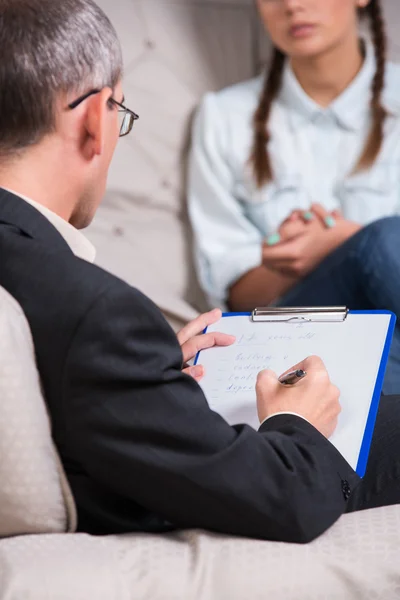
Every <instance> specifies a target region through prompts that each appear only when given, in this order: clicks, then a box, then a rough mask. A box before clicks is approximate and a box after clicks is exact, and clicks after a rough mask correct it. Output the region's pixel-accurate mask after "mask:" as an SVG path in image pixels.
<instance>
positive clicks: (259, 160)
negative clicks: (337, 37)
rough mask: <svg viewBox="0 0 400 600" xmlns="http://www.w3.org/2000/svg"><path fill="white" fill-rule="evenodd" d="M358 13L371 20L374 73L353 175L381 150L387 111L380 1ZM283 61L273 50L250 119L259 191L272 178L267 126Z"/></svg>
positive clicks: (371, 161)
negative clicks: (368, 117)
mask: <svg viewBox="0 0 400 600" xmlns="http://www.w3.org/2000/svg"><path fill="white" fill-rule="evenodd" d="M360 13H361V15H362V16H366V17H367V18H368V19H369V21H370V29H371V33H372V40H373V43H374V48H375V57H376V73H375V77H374V80H373V83H372V98H371V109H372V117H373V121H372V126H371V131H370V134H369V136H368V140H367V142H366V144H365V148H364V150H363V152H362V154H361V156H360V158H359V160H358V163H357V165H356V167H355V169H354V172H358V171H362V170H364V169H368V168H369V167H371V166H372V165H373V164H374V162H375V160H376V158H377V156H378V154H379V152H380V149H381V147H382V143H383V138H384V124H385V119H386V116H387V112H386V110H385V108H384V107H383V105H382V92H383V88H384V84H385V65H386V51H387V36H386V28H385V21H384V17H383V10H382V5H381V0H370V3H369V4H368V5H367V6H366V7H365V8H363V9H360ZM285 61H286V56H285V54H284V53H283V52H281V51H280V50H279V49H278V48H274V50H273V55H272V60H271V66H270V70H269V73H268V76H267V77H266V78H265V84H264V88H263V90H262V93H261V98H260V102H259V105H258V107H257V110H256V112H255V114H254V119H253V126H254V141H253V149H252V153H251V157H250V163H251V165H252V167H253V171H254V175H255V179H256V182H257V185H258V186H259V187H260V188H261V187H262V186H263V185H265V184H266V183H268V182H270V181H272V180H273V178H274V174H273V171H272V165H271V160H270V156H269V153H268V143H269V141H270V134H269V132H268V127H267V125H268V121H269V117H270V113H271V108H272V104H273V101H274V100H275V99H276V97H277V96H278V93H279V91H280V88H281V85H282V76H283V68H284V64H285Z"/></svg>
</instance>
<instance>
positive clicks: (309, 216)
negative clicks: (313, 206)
mask: <svg viewBox="0 0 400 600" xmlns="http://www.w3.org/2000/svg"><path fill="white" fill-rule="evenodd" d="M313 218H314V215H313V213H312V212H311V211H309V210H306V212H303V219H304V220H305V221H312V220H313Z"/></svg>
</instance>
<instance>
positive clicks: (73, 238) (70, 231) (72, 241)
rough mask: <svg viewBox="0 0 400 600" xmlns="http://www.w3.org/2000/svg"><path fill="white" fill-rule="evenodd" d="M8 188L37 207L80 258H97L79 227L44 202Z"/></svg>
mask: <svg viewBox="0 0 400 600" xmlns="http://www.w3.org/2000/svg"><path fill="white" fill-rule="evenodd" d="M3 189H6V190H7V191H8V192H11V193H12V194H15V195H16V196H18V197H19V198H21V199H22V200H25V202H28V204H30V205H31V206H33V207H34V208H36V210H38V211H39V212H40V213H42V215H43V216H44V217H46V219H47V220H48V221H50V223H51V224H52V225H53V227H55V228H56V229H57V231H58V233H59V234H60V235H61V236H62V237H63V238H64V240H65V241H66V243H67V244H68V246H69V247H70V248H71V250H72V252H73V253H74V254H75V256H77V257H78V258H83V259H84V260H86V261H87V262H90V263H93V262H94V260H95V258H96V249H95V247H94V246H93V244H91V242H89V240H88V239H87V238H86V237H85V236H84V235H83V234H82V233H81V232H80V231H78V229H76V228H75V227H73V225H71V224H70V223H68V222H67V221H65V220H64V219H62V218H61V217H60V216H59V215H57V214H56V213H55V212H53V211H52V210H50V209H49V208H46V207H45V206H43V205H42V204H39V203H38V202H35V201H34V200H31V198H27V197H26V196H22V195H21V194H20V193H19V192H14V191H13V190H10V189H7V188H3Z"/></svg>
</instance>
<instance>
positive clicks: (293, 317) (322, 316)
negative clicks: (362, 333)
mask: <svg viewBox="0 0 400 600" xmlns="http://www.w3.org/2000/svg"><path fill="white" fill-rule="evenodd" d="M348 313H349V309H348V308H346V307H345V306H304V307H294V306H293V307H285V308H278V307H267V308H255V309H254V310H253V312H252V315H251V320H252V321H253V322H254V323H257V322H261V323H282V322H283V323H292V324H298V323H342V322H343V321H345V320H346V318H347V315H348Z"/></svg>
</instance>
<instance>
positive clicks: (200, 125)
mask: <svg viewBox="0 0 400 600" xmlns="http://www.w3.org/2000/svg"><path fill="white" fill-rule="evenodd" d="M366 47H367V52H366V59H365V61H364V65H363V67H362V69H361V71H360V73H359V74H358V75H357V77H356V78H355V80H354V81H353V82H352V84H351V85H350V86H349V87H348V88H347V89H346V90H345V91H344V92H343V94H341V95H340V96H339V97H338V98H337V99H336V100H335V101H334V102H333V103H332V104H331V105H330V106H329V107H328V108H325V109H323V108H321V107H320V106H319V105H317V104H316V103H315V102H314V101H313V100H312V99H311V98H310V97H309V96H307V94H306V93H305V92H304V90H303V89H302V88H301V86H300V85H299V83H298V81H297V79H296V77H295V75H294V74H293V71H292V70H291V68H290V66H289V65H287V66H286V67H285V72H284V76H283V85H282V89H281V92H280V94H279V97H278V98H277V100H276V101H275V102H274V104H273V108H272V112H271V118H270V123H269V128H270V132H271V142H270V144H269V152H270V155H271V160H272V166H273V171H274V176H275V177H274V181H273V183H270V184H267V185H266V186H264V187H263V188H262V189H261V190H259V189H257V186H256V184H255V180H254V177H253V175H252V171H251V168H250V166H249V163H248V159H249V156H250V152H251V146H252V140H253V129H252V119H253V115H254V112H255V110H256V107H257V105H258V101H259V96H260V93H261V89H262V85H263V79H262V77H259V78H257V79H253V80H251V81H248V82H245V83H241V84H239V85H235V86H233V87H230V88H228V89H225V90H223V91H221V92H219V93H209V94H207V95H206V96H205V98H204V100H203V102H202V104H201V107H200V110H199V112H198V114H197V118H196V120H195V125H194V132H193V145H192V152H191V159H190V169H189V192H188V199H189V214H190V218H191V222H192V226H193V229H194V235H195V252H196V262H197V268H198V274H199V277H200V282H201V284H202V287H203V289H204V290H205V292H206V294H207V295H208V298H209V300H210V302H211V304H212V305H215V306H223V305H224V303H225V302H226V299H227V295H228V290H229V288H230V286H231V285H232V284H233V283H234V282H235V281H237V280H238V279H239V278H240V277H241V276H242V275H244V274H245V273H246V272H248V271H249V270H251V269H253V268H254V267H257V266H258V265H260V264H261V246H262V242H263V240H264V239H265V238H266V237H267V236H269V235H271V234H273V233H274V232H276V230H277V229H278V228H279V226H280V225H281V223H282V222H283V221H284V220H285V219H286V218H287V217H288V216H289V215H290V213H291V212H292V211H293V210H295V209H305V210H306V209H308V208H309V207H310V205H311V204H312V203H313V202H318V203H320V204H322V205H323V206H325V207H326V208H327V209H328V210H333V209H340V210H341V211H342V212H343V214H344V216H345V218H346V219H350V220H353V221H356V222H358V223H360V224H363V225H366V224H368V223H370V222H372V221H374V220H377V219H379V218H381V217H384V216H389V215H394V214H399V213H400V65H395V64H391V63H389V64H388V65H387V71H386V85H385V91H384V95H383V103H384V105H385V107H386V108H387V109H388V110H389V111H390V116H389V117H388V119H387V121H386V128H385V140H384V144H383V148H382V151H381V153H380V155H379V156H378V159H377V161H376V163H375V164H374V166H373V167H372V168H371V169H370V170H368V171H364V172H361V173H357V174H355V175H354V174H352V171H353V169H354V166H355V164H356V163H357V160H358V158H359V156H360V155H361V153H362V149H363V147H364V144H365V142H366V139H367V137H368V133H369V130H370V125H371V112H370V98H371V84H372V79H373V77H374V73H375V58H374V50H373V48H372V46H371V45H370V44H367V45H366ZM399 234H400V232H399Z"/></svg>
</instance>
